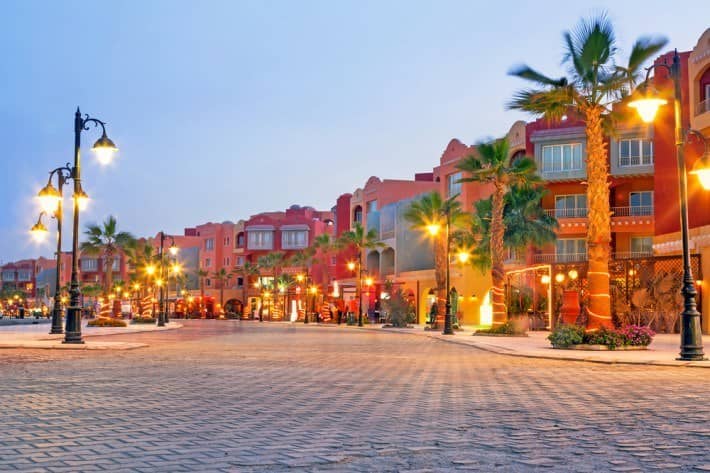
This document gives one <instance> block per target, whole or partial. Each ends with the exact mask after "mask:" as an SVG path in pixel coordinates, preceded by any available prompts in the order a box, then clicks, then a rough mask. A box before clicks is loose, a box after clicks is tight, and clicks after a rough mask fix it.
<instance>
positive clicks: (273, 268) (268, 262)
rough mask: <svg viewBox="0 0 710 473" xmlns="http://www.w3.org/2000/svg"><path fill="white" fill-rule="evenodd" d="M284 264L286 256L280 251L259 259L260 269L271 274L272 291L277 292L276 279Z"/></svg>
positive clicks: (270, 313) (271, 315) (270, 315)
mask: <svg viewBox="0 0 710 473" xmlns="http://www.w3.org/2000/svg"><path fill="white" fill-rule="evenodd" d="M284 263H285V255H284V253H282V252H280V251H271V252H269V253H267V254H265V255H263V256H259V258H258V259H257V265H258V266H259V269H261V270H265V271H267V272H270V273H271V276H272V282H271V284H270V286H271V290H274V291H275V290H276V289H277V288H276V278H277V277H278V275H279V271H280V270H281V267H283V265H284ZM272 317H273V314H272V312H271V311H269V318H270V319H271V318H272Z"/></svg>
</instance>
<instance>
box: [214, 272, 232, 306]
mask: <svg viewBox="0 0 710 473" xmlns="http://www.w3.org/2000/svg"><path fill="white" fill-rule="evenodd" d="M212 277H213V278H214V279H215V281H217V283H218V284H219V306H220V307H221V308H224V284H225V283H227V284H229V280H230V279H231V278H232V273H231V272H229V271H227V270H226V269H224V268H220V269H219V271H215V272H213V273H212Z"/></svg>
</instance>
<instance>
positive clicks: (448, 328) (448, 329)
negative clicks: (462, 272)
mask: <svg viewBox="0 0 710 473" xmlns="http://www.w3.org/2000/svg"><path fill="white" fill-rule="evenodd" d="M442 214H443V215H444V218H445V224H444V239H445V248H446V249H445V251H444V261H446V312H445V314H444V331H443V332H442V333H443V334H444V335H453V334H454V328H453V323H452V321H451V294H450V285H451V270H450V267H449V266H450V261H449V259H450V257H449V252H450V250H451V233H450V228H449V227H450V225H451V216H450V212H449V210H448V206H447V207H446V208H445V209H443V211H442ZM427 230H428V232H429V234H430V235H432V236H436V235H438V234H439V231H441V225H440V224H439V223H432V224H431V225H428V226H427Z"/></svg>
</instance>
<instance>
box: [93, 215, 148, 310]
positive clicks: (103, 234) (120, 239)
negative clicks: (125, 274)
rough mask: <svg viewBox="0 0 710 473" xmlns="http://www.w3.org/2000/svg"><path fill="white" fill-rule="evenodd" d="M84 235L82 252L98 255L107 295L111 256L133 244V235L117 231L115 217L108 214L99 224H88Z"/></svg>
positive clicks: (110, 277)
mask: <svg viewBox="0 0 710 473" xmlns="http://www.w3.org/2000/svg"><path fill="white" fill-rule="evenodd" d="M84 235H86V236H87V240H86V241H84V242H82V243H81V252H82V253H83V254H87V255H92V256H100V257H101V258H102V260H103V267H104V277H105V280H104V296H105V297H108V292H109V291H110V290H111V287H112V285H113V284H112V283H113V258H114V255H116V254H117V253H119V252H121V251H123V250H125V249H130V248H131V247H132V246H134V245H135V243H134V242H135V237H134V236H133V235H132V234H130V233H128V232H119V231H118V224H117V223H116V217H114V216H113V215H109V216H108V218H106V220H104V222H103V223H102V224H100V225H97V224H90V225H88V226H87V227H86V231H85V232H84Z"/></svg>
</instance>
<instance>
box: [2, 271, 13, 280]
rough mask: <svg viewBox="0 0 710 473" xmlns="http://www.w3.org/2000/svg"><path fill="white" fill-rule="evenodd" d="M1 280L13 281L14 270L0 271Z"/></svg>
mask: <svg viewBox="0 0 710 473" xmlns="http://www.w3.org/2000/svg"><path fill="white" fill-rule="evenodd" d="M2 280H3V281H14V280H15V271H3V272H2Z"/></svg>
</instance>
